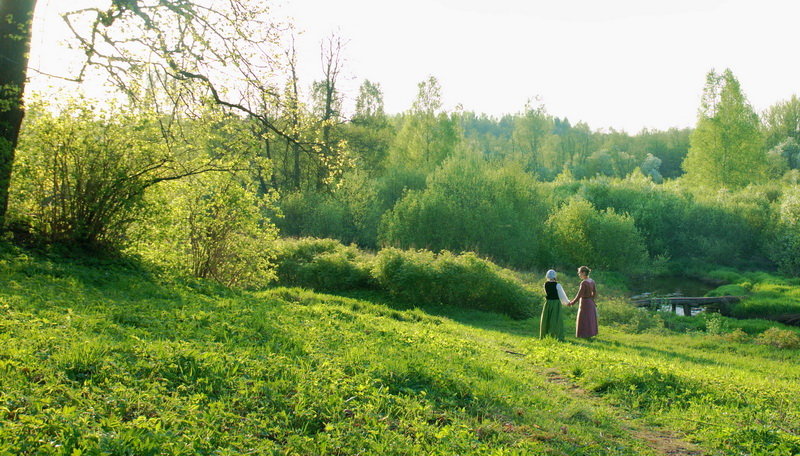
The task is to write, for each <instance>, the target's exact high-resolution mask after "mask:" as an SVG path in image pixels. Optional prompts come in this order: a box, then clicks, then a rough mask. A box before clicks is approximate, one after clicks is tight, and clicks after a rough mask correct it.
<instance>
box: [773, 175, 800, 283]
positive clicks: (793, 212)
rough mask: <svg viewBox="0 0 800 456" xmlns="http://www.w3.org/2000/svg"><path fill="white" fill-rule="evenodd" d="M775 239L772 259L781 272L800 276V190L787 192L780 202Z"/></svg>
mask: <svg viewBox="0 0 800 456" xmlns="http://www.w3.org/2000/svg"><path fill="white" fill-rule="evenodd" d="M779 217H780V218H779V221H778V223H777V224H776V225H777V226H776V227H775V239H774V242H773V243H772V244H771V245H770V246H769V252H770V257H771V258H772V260H773V261H775V263H777V264H778V266H779V267H780V269H781V271H782V272H784V273H786V274H790V275H793V276H798V275H800V188H798V187H793V188H791V189H789V190H787V191H786V192H785V193H784V195H783V198H782V199H781V202H780V209H779Z"/></svg>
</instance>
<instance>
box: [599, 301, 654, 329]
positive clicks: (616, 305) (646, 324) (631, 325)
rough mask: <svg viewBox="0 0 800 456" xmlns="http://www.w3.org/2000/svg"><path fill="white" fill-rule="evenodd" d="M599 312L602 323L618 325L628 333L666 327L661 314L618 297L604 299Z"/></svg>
mask: <svg viewBox="0 0 800 456" xmlns="http://www.w3.org/2000/svg"><path fill="white" fill-rule="evenodd" d="M597 314H598V317H599V318H600V320H601V323H602V324H604V325H606V324H609V325H614V326H618V327H619V328H620V329H622V330H623V331H625V332H628V333H634V334H638V333H642V332H645V331H648V330H652V329H659V328H663V327H664V320H663V318H662V316H661V315H659V314H657V313H655V312H649V311H647V310H644V309H640V308H637V307H634V306H632V305H631V304H629V303H627V302H624V301H621V300H617V299H611V300H604V301H603V303H602V305H601V306H599V308H598V310H597Z"/></svg>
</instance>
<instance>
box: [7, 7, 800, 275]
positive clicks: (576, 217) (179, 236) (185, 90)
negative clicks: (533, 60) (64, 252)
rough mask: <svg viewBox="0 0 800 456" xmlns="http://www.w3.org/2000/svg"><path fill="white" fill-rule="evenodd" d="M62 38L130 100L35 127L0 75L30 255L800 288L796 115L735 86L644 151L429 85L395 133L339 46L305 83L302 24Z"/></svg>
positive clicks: (209, 13)
mask: <svg viewBox="0 0 800 456" xmlns="http://www.w3.org/2000/svg"><path fill="white" fill-rule="evenodd" d="M23 3H26V4H28V6H31V8H30V9H29V10H20V11H15V12H8V14H6V17H9V18H10V20H9V21H7V22H8V24H13V27H9V26H8V24H5V23H4V25H3V27H4V28H3V30H2V33H0V35H2V39H4V40H5V41H2V40H0V41H2V42H0V45H2V46H6V48H3V49H4V52H7V55H9V56H10V55H12V54H13V52H17V51H20V50H22V51H24V50H25V49H26V47H27V42H28V41H29V39H30V35H29V32H30V29H29V27H28V28H26V26H29V25H30V11H32V5H33V4H35V2H31V1H28V2H19V3H15V4H17V5H21V4H23ZM6 5H7V4H5V3H4V8H5V7H6ZM65 19H66V20H67V21H68V23H70V25H71V26H72V27H73V31H74V33H75V37H76V42H77V43H78V45H79V46H82V47H83V48H84V50H85V51H86V55H87V60H86V61H85V69H84V70H82V71H81V72H80V74H79V75H78V77H77V79H81V78H82V76H83V74H84V71H87V72H88V71H92V69H94V70H100V71H101V72H102V74H105V75H106V76H107V77H108V79H109V80H110V81H112V82H113V83H114V84H115V85H116V86H117V88H118V89H119V91H120V93H122V94H124V95H125V96H126V98H125V100H126V101H124V102H120V103H117V104H105V105H103V106H104V107H103V108H102V109H98V106H97V104H96V103H94V102H92V101H91V100H83V99H80V98H77V99H72V100H55V101H53V100H49V101H48V100H46V99H45V98H46V97H40V98H38V99H37V98H36V97H35V96H34V97H29V99H28V100H26V103H27V114H26V118H25V122H24V125H22V124H21V118H22V112H23V109H22V106H23V105H22V93H23V92H22V89H23V83H24V78H23V79H22V80H21V81H22V82H20V80H19V79H13V78H12V76H14V77H17V76H19V74H18V73H19V72H20V67H19V66H17V67H15V68H16V70H14V71H16V73H14V75H11V76H9V75H1V76H2V77H3V78H4V79H3V81H2V82H3V87H6V89H8V90H6V91H5V92H4V94H3V97H4V99H3V101H4V102H3V103H2V105H0V108H1V109H0V110H2V111H3V115H4V116H6V117H4V118H3V119H0V123H2V124H3V128H4V130H3V135H4V136H3V138H4V139H3V142H2V144H0V145H2V150H0V152H2V154H3V157H4V158H3V160H4V161H3V162H2V163H0V165H3V163H5V165H3V166H6V168H4V169H3V170H0V171H3V173H5V174H2V175H0V178H2V179H6V180H5V181H3V180H2V179H0V187H2V188H0V193H2V192H6V193H4V194H8V195H9V197H8V198H6V199H7V200H8V201H10V204H8V206H7V207H8V210H7V211H6V210H3V212H2V213H1V214H0V218H2V219H3V221H4V225H5V227H6V228H7V229H8V230H9V232H10V233H12V236H14V237H15V238H16V239H17V240H18V241H19V242H39V243H41V242H44V243H62V244H64V243H66V244H80V245H84V246H88V247H91V248H103V249H111V250H116V251H125V252H129V253H131V254H135V255H139V256H141V257H143V258H146V259H147V260H148V261H151V262H154V263H156V264H159V265H160V266H162V267H164V268H170V269H174V270H176V271H181V272H183V273H191V274H194V275H197V276H200V277H209V278H213V279H216V280H218V281H220V282H223V283H227V284H230V285H257V284H263V283H267V282H268V281H269V280H270V278H271V277H272V272H271V271H272V266H271V262H272V258H273V257H274V249H273V248H272V245H273V244H274V241H275V239H277V237H278V236H280V235H283V236H315V237H331V238H336V239H339V240H341V241H344V242H347V243H355V244H358V245H360V246H361V247H365V248H369V249H378V248H381V247H384V246H395V247H403V248H424V249H430V250H443V249H446V250H452V251H457V252H458V251H475V252H477V253H478V254H480V255H482V256H484V257H489V258H492V259H493V260H495V261H497V262H499V263H502V264H507V265H511V266H514V267H518V268H541V267H550V266H554V265H559V264H572V263H592V264H594V265H598V266H600V267H604V268H609V269H614V270H629V271H631V272H635V271H656V270H665V269H670V268H674V269H680V268H683V267H686V266H687V265H698V264H703V263H714V264H730V265H745V266H747V265H750V266H752V265H759V266H763V267H772V266H779V267H781V268H783V269H784V270H785V271H787V272H789V273H792V274H796V273H797V272H796V271H797V266H798V264H800V259H798V256H800V255H798V254H797V253H796V252H798V249H797V248H796V247H797V246H798V245H800V232H799V228H800V227H798V223H800V215H798V214H800V203H798V191H797V176H798V167H800V146H799V145H798V141H800V100H798V99H797V97H796V96H792V97H791V98H790V99H788V100H786V101H784V102H781V103H778V104H776V105H775V106H772V107H770V108H769V109H768V110H767V111H765V112H764V113H761V114H759V113H756V112H755V110H754V109H753V107H752V106H751V105H750V104H749V102H748V101H747V98H746V96H745V94H744V93H743V91H742V88H741V86H740V84H739V82H738V80H737V79H736V77H735V76H734V75H733V73H732V72H731V71H729V70H726V71H723V72H722V73H717V72H715V71H711V72H709V73H708V75H707V78H706V86H705V88H704V91H703V94H702V101H701V104H700V107H699V110H698V121H697V124H696V126H695V128H693V129H670V130H667V131H655V130H643V131H641V132H638V133H636V134H629V133H626V132H624V131H616V130H613V129H611V130H608V131H600V130H593V129H592V128H591V127H590V126H589V125H587V124H585V123H583V122H577V123H572V122H571V121H570V120H569V119H567V118H560V117H556V116H553V115H550V114H549V113H548V112H547V110H546V107H545V106H543V105H537V104H535V102H528V103H527V104H525V106H524V107H523V109H521V110H520V112H518V113H514V114H508V115H504V116H501V117H499V118H497V117H491V116H487V115H484V114H480V113H475V112H469V111H464V110H460V109H459V110H456V111H447V110H445V109H443V107H442V102H441V99H442V98H441V97H442V96H441V94H442V90H443V88H442V87H441V86H440V84H439V82H438V81H437V80H436V79H435V78H434V77H429V78H427V79H425V80H424V81H421V82H420V83H419V84H418V94H417V97H416V99H415V101H414V102H413V104H412V105H411V106H410V107H409V109H408V110H407V111H405V112H403V113H399V114H389V113H386V112H385V109H384V102H383V92H382V89H381V86H380V84H379V83H377V82H374V81H369V80H365V81H363V83H362V84H361V86H360V88H359V90H358V93H357V94H351V95H348V94H344V93H342V91H341V89H340V80H341V78H342V74H343V71H344V70H345V67H344V62H345V61H344V58H343V54H344V52H346V49H345V46H344V43H343V40H342V39H341V37H338V36H336V35H331V36H329V37H328V38H327V39H325V40H324V41H323V42H322V43H321V46H320V61H321V62H322V65H321V69H320V70H321V71H320V73H319V75H320V77H319V79H318V80H316V81H312V82H311V83H310V84H308V85H306V83H305V82H304V81H301V80H300V79H299V77H298V74H297V65H298V56H297V53H296V52H295V49H294V43H293V37H292V34H291V33H287V30H290V24H289V25H287V24H283V23H278V22H275V21H274V19H273V18H272V17H271V16H270V13H269V11H268V10H267V9H266V8H264V7H263V6H259V3H258V2H250V1H249V0H236V1H233V2H229V3H228V4H227V6H213V5H210V4H206V3H204V2H202V1H196V2H181V3H180V4H175V5H173V4H171V3H170V4H166V3H163V2H148V1H143V0H139V1H136V0H134V1H114V2H112V4H111V6H110V8H109V9H105V10H103V9H99V8H89V9H86V10H81V11H76V12H73V13H69V14H67V15H66V16H65ZM81 24H82V25H83V26H81ZM87 24H88V26H87ZM202 24H205V25H204V26H203V25H202ZM130 30H139V31H141V33H142V36H143V38H141V39H139V40H134V41H135V45H134V44H132V42H131V40H127V39H126V35H125V34H126V33H130ZM11 32H13V33H11ZM25 32H28V35H25ZM26 36H27V37H26ZM10 47H13V48H14V49H10ZM6 49H8V50H7V51H6ZM143 53H144V54H146V55H147V58H145V57H144V55H143ZM24 54H25V53H24V52H22V54H20V55H21V56H24ZM20 58H22V57H20ZM18 63H23V62H22V61H21V60H20V61H18ZM4 68H5V69H6V70H9V68H10V67H4ZM21 68H22V74H23V75H24V68H25V66H24V65H22V67H21ZM222 68H224V69H225V72H224V73H223V72H222V71H221V69H222ZM9 71H11V70H9ZM11 72H13V71H11ZM345 96H354V98H355V100H354V102H355V103H354V104H355V110H354V112H353V113H352V114H347V113H345V112H344V109H343V106H344V105H345V103H344V101H345ZM4 119H5V120H4ZM17 120H19V121H20V125H22V127H21V129H20V127H19V126H17V127H15V125H17V124H15V122H17ZM15 128H16V129H15ZM20 132H21V134H20ZM15 134H16V135H17V136H14V135H15ZM12 163H13V164H14V165H13V174H12V173H11V164H12ZM3 176H6V177H5V178H3ZM8 176H10V180H9V177H8ZM4 198H5V197H4ZM5 207H6V203H4V204H3V208H5Z"/></svg>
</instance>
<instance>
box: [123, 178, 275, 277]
mask: <svg viewBox="0 0 800 456" xmlns="http://www.w3.org/2000/svg"><path fill="white" fill-rule="evenodd" d="M273 202H274V198H273V197H271V196H270V195H266V196H264V197H258V196H257V194H256V192H255V191H253V189H252V188H251V187H249V186H248V185H247V182H246V181H243V180H242V179H240V177H239V176H236V175H234V174H230V173H209V174H203V175H198V176H193V177H190V178H186V179H184V180H181V181H178V182H171V183H169V184H166V185H162V186H161V187H159V188H157V189H154V190H153V191H152V192H150V194H149V195H148V203H149V211H148V214H147V217H146V219H145V222H144V223H141V224H136V225H134V228H135V230H132V233H131V234H132V236H134V237H135V239H136V240H137V242H136V243H135V244H134V245H133V246H132V247H131V250H132V251H133V252H135V253H137V254H139V255H141V256H143V257H144V258H145V259H147V260H149V261H150V262H153V263H156V264H159V265H161V266H162V267H163V268H165V269H172V270H175V271H176V272H178V273H184V274H185V273H189V274H192V275H193V276H195V277H200V278H207V279H213V280H215V281H217V282H219V283H221V284H224V285H226V286H239V287H246V288H258V287H263V286H266V285H267V284H268V283H269V282H270V281H271V280H272V279H273V278H274V262H273V257H274V245H275V241H276V239H277V229H276V228H275V226H274V225H273V224H272V223H271V221H270V220H269V219H266V218H264V216H263V213H264V212H266V211H268V210H270V209H271V208H272V207H273V206H272V205H273Z"/></svg>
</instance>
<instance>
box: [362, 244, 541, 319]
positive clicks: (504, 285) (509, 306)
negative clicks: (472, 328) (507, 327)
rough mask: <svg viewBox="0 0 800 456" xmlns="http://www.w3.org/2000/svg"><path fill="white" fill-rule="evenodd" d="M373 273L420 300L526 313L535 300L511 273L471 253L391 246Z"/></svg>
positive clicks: (517, 315)
mask: <svg viewBox="0 0 800 456" xmlns="http://www.w3.org/2000/svg"><path fill="white" fill-rule="evenodd" d="M373 275H374V277H375V279H376V280H377V282H378V284H379V285H380V286H381V288H383V289H385V290H386V291H388V292H389V293H390V294H392V295H394V296H397V297H399V298H401V299H403V300H406V301H409V302H411V303H419V304H421V305H424V304H446V305H452V306H457V307H464V308H471V309H478V310H486V311H493V312H501V313H505V314H507V315H509V316H511V317H513V318H526V317H529V316H530V315H531V311H532V306H533V303H534V301H535V300H536V298H534V295H533V294H532V293H531V292H529V291H528V290H527V289H525V287H524V286H523V285H522V284H521V283H520V282H519V281H518V280H516V279H515V278H514V277H512V276H511V275H510V274H509V273H507V272H505V271H503V270H502V269H501V268H499V267H497V266H495V265H494V264H492V263H490V262H488V261H486V260H482V259H480V258H478V257H477V256H476V255H475V254H473V253H466V254H462V255H454V254H452V253H449V252H442V253H441V254H438V255H437V254H434V253H432V252H429V251H413V250H411V251H402V250H398V249H394V248H387V249H384V250H382V251H381V252H380V253H378V255H377V257H376V260H375V265H374V267H373Z"/></svg>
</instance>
